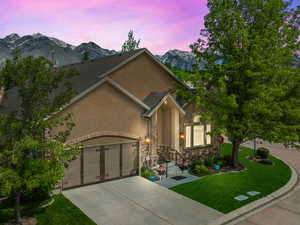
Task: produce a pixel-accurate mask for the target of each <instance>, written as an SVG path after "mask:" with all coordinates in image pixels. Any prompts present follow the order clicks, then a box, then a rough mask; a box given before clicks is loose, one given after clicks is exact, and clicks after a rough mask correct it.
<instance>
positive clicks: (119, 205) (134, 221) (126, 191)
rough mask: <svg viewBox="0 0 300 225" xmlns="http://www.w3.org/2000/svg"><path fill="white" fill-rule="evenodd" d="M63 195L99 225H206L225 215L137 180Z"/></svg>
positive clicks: (165, 189) (77, 189) (131, 178)
mask: <svg viewBox="0 0 300 225" xmlns="http://www.w3.org/2000/svg"><path fill="white" fill-rule="evenodd" d="M63 194H64V195H65V196H66V197H67V198H68V199H70V200H71V201H72V202H73V203H74V204H75V205H76V206H77V207H79V208H80V209H81V210H82V211H83V212H84V213H85V214H86V215H87V216H89V217H90V218H91V219H92V220H94V221H95V222H96V223H97V224H98V225H206V224H207V223H209V222H211V221H213V220H215V219H217V218H219V217H221V216H222V215H223V214H222V213H220V212H218V211H216V210H214V209H212V208H209V207H207V206H205V205H202V204H200V203H198V202H195V201H193V200H191V199H189V198H186V197H184V196H182V195H179V194H177V193H175V192H173V191H171V190H169V189H167V188H164V187H161V186H159V185H157V184H155V183H153V182H150V181H148V180H146V179H144V178H142V177H138V176H136V177H130V178H126V179H121V180H116V181H111V182H105V183H101V184H95V185H90V186H85V187H80V188H76V189H72V190H67V191H64V192H63Z"/></svg>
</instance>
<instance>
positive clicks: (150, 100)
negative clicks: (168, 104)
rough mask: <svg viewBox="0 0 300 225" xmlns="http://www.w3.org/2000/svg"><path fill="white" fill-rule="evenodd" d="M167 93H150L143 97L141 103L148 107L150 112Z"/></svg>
mask: <svg viewBox="0 0 300 225" xmlns="http://www.w3.org/2000/svg"><path fill="white" fill-rule="evenodd" d="M167 94H168V93H167V92H151V93H150V94H149V95H148V96H146V97H145V99H144V100H143V102H144V103H145V104H146V105H147V106H149V107H150V110H151V109H153V108H154V107H155V106H156V105H157V104H158V103H159V102H160V101H161V100H162V99H163V97H165V96H166V95H167Z"/></svg>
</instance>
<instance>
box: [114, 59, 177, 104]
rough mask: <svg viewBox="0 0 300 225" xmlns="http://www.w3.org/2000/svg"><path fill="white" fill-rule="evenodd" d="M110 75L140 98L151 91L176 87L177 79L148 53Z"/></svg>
mask: <svg viewBox="0 0 300 225" xmlns="http://www.w3.org/2000/svg"><path fill="white" fill-rule="evenodd" d="M110 77H111V78H112V79H113V80H115V81H116V82H117V83H118V84H120V85H121V86H122V87H124V88H125V89H126V90H128V91H129V92H130V93H132V94H133V95H135V96H136V97H138V98H139V99H140V100H143V99H144V98H145V97H146V96H147V95H149V94H150V93H151V92H165V91H169V90H171V89H174V88H175V87H176V81H175V80H174V79H173V78H172V77H170V75H169V74H168V73H167V72H166V71H165V70H164V69H163V68H162V67H161V66H160V65H159V64H158V63H156V62H155V61H154V60H153V59H152V58H150V56H148V55H147V54H146V53H143V54H142V55H140V56H138V57H137V58H135V59H134V60H133V61H131V62H130V63H128V64H127V65H125V66H123V67H121V68H120V69H119V70H117V71H115V72H113V73H112V74H111V75H110Z"/></svg>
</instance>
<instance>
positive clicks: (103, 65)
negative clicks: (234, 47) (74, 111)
mask: <svg viewBox="0 0 300 225" xmlns="http://www.w3.org/2000/svg"><path fill="white" fill-rule="evenodd" d="M142 53H146V54H148V55H149V56H150V57H151V58H152V59H153V60H154V61H155V62H157V63H158V64H159V65H160V66H161V67H162V68H163V69H164V70H165V71H166V72H167V73H168V74H169V75H170V76H171V77H172V78H173V79H174V80H176V81H177V82H178V83H180V84H182V85H184V86H185V87H187V88H189V87H188V86H186V85H185V84H184V83H183V82H182V81H180V80H179V79H178V78H177V77H176V76H175V75H174V73H173V72H172V71H170V70H169V69H168V68H167V67H166V66H165V65H163V64H162V63H161V62H159V61H158V60H157V59H156V58H155V56H153V55H152V54H151V53H150V52H149V51H148V50H147V49H145V48H142V49H137V50H134V51H130V52H125V53H118V54H115V55H111V56H106V57H103V58H100V59H95V60H90V61H87V62H82V63H75V64H71V65H67V66H63V67H62V68H75V69H77V70H78V71H79V73H80V75H79V76H76V77H73V78H71V79H70V82H71V83H72V86H73V88H74V89H75V91H76V92H77V94H78V95H77V96H76V97H75V98H74V99H73V100H72V101H71V102H70V103H69V104H68V105H67V106H69V105H70V104H73V103H74V102H76V101H77V100H79V99H80V98H82V97H83V96H85V95H86V94H88V93H89V92H91V91H92V90H94V89H95V88H97V87H98V86H100V85H101V84H103V83H104V82H106V81H107V78H108V75H109V74H111V73H112V72H113V71H115V70H117V69H119V68H120V67H122V66H124V65H126V64H127V63H129V62H130V61H132V60H133V59H135V58H136V57H138V56H139V55H140V54H142ZM110 83H112V81H111V80H110ZM116 85H117V84H116V83H114V86H116ZM118 88H119V89H120V88H122V87H121V86H119V87H118ZM60 90H61V89H60V88H59V89H58V90H57V91H60ZM123 93H124V91H123ZM128 94H129V95H131V94H130V93H127V95H128ZM129 97H131V98H135V97H134V96H133V95H132V96H129ZM136 100H138V99H136ZM137 102H138V103H139V104H140V105H141V106H143V107H144V108H145V109H147V110H149V109H148V105H147V104H145V105H143V104H144V103H143V102H142V101H139V100H138V101H137ZM20 104H21V100H20V98H19V96H18V90H17V88H12V89H10V90H8V91H6V92H5V96H4V97H3V99H2V105H3V106H4V107H3V108H2V107H1V108H0V113H4V114H9V113H12V112H18V110H19V108H20ZM67 106H65V107H67ZM65 107H64V108H65Z"/></svg>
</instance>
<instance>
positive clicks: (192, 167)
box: [191, 159, 203, 170]
mask: <svg viewBox="0 0 300 225" xmlns="http://www.w3.org/2000/svg"><path fill="white" fill-rule="evenodd" d="M197 165H203V161H202V160H201V159H195V160H193V161H192V162H191V170H194V169H195V167H196V166H197Z"/></svg>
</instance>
